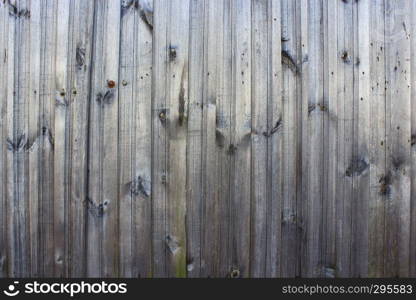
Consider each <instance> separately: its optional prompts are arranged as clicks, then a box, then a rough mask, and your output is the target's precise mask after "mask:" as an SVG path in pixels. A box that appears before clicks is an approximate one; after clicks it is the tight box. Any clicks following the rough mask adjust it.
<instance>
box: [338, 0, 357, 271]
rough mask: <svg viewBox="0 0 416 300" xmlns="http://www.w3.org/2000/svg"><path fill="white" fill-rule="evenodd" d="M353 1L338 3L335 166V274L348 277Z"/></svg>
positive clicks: (351, 159)
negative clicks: (336, 156)
mask: <svg viewBox="0 0 416 300" xmlns="http://www.w3.org/2000/svg"><path fill="white" fill-rule="evenodd" d="M352 5H353V4H352V2H341V1H339V2H338V18H339V23H338V25H339V26H338V53H337V55H338V57H337V59H338V76H337V77H338V89H337V93H338V124H337V126H338V137H339V139H338V153H339V154H338V168H337V177H336V178H337V186H336V188H337V193H338V195H339V196H338V198H337V201H336V219H337V220H338V222H337V233H336V235H337V236H336V252H337V258H336V265H337V268H336V276H339V277H348V276H349V274H350V258H351V199H352V174H353V173H354V171H353V170H352V169H351V166H352V168H354V166H355V164H354V163H353V161H354V159H353V155H352V139H353V126H352V125H353V91H352V89H353V65H354V61H353V57H354V55H353V28H352V26H353V24H352V21H353V19H352Z"/></svg>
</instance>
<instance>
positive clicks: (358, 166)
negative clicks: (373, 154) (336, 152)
mask: <svg viewBox="0 0 416 300" xmlns="http://www.w3.org/2000/svg"><path fill="white" fill-rule="evenodd" d="M368 167H369V164H368V162H367V161H366V160H365V159H364V158H354V159H353V160H352V161H351V163H350V165H349V167H348V168H347V170H346V171H345V175H346V176H348V177H351V176H353V175H361V174H362V173H363V172H364V171H365V170H366V169H367V168H368Z"/></svg>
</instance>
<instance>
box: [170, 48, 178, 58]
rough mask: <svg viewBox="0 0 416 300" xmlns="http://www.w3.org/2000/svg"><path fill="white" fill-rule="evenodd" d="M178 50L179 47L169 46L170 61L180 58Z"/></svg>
mask: <svg viewBox="0 0 416 300" xmlns="http://www.w3.org/2000/svg"><path fill="white" fill-rule="evenodd" d="M177 48H178V47H176V46H172V45H170V46H169V59H170V61H173V60H175V59H176V57H177V56H178V54H177Z"/></svg>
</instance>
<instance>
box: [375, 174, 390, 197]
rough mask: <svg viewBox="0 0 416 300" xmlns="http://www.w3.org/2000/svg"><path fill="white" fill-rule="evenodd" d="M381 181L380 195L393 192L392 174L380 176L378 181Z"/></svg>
mask: <svg viewBox="0 0 416 300" xmlns="http://www.w3.org/2000/svg"><path fill="white" fill-rule="evenodd" d="M378 183H380V195H383V196H388V195H390V192H391V174H390V173H388V174H385V175H383V176H381V177H380V180H379V181H378Z"/></svg>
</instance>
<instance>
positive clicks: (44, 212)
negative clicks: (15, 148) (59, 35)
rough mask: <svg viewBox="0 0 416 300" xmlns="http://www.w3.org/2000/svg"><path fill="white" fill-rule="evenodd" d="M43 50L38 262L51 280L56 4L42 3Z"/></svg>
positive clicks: (51, 2) (52, 260)
mask: <svg viewBox="0 0 416 300" xmlns="http://www.w3.org/2000/svg"><path fill="white" fill-rule="evenodd" d="M41 7H42V8H43V9H42V14H41V20H42V23H41V26H42V48H41V53H42V54H43V55H42V58H41V74H40V86H41V89H40V95H39V96H40V103H41V109H40V113H41V120H40V131H39V133H38V134H39V135H41V139H40V140H39V141H40V148H41V153H40V165H41V169H40V170H39V174H40V178H39V181H40V195H39V196H40V198H41V205H40V211H41V220H40V222H41V225H40V234H41V236H40V240H41V261H40V265H41V266H42V269H43V270H42V271H41V274H42V276H46V277H51V276H53V271H54V233H53V218H54V215H53V206H54V204H53V203H54V201H53V187H54V178H53V151H54V126H53V124H54V111H55V98H56V89H55V76H54V72H55V51H56V43H55V42H56V29H57V1H44V2H43V3H42V4H41Z"/></svg>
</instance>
